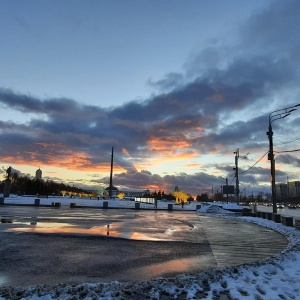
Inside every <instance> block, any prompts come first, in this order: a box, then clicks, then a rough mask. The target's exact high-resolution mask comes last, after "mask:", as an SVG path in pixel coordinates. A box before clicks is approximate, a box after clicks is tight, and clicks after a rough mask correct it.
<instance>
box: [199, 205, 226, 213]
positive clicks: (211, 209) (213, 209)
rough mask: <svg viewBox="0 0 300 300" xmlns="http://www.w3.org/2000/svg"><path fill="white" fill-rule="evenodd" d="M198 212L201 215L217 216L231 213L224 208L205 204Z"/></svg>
mask: <svg viewBox="0 0 300 300" xmlns="http://www.w3.org/2000/svg"><path fill="white" fill-rule="evenodd" d="M198 212H201V213H215V214H227V213H231V212H230V211H228V210H226V209H224V208H223V206H220V205H215V204H203V205H202V206H201V208H200V209H198Z"/></svg>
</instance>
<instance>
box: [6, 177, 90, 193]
mask: <svg viewBox="0 0 300 300" xmlns="http://www.w3.org/2000/svg"><path fill="white" fill-rule="evenodd" d="M10 179H11V187H10V193H11V194H16V195H37V194H38V195H44V196H49V195H53V196H54V195H56V196H58V195H61V191H67V193H82V192H86V191H85V190H83V189H80V188H77V187H75V186H70V185H67V184H64V183H57V182H54V181H53V180H44V179H36V178H30V177H28V176H19V174H18V173H13V174H12V176H11V178H10ZM3 191H4V182H2V183H1V193H3Z"/></svg>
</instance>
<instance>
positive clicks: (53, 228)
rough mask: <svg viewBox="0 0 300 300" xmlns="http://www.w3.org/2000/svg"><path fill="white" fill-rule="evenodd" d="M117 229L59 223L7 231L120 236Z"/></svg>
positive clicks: (32, 224)
mask: <svg viewBox="0 0 300 300" xmlns="http://www.w3.org/2000/svg"><path fill="white" fill-rule="evenodd" d="M116 229H117V228H114V227H112V226H111V225H105V226H93V227H90V228H81V227H78V226H77V225H74V224H70V223H59V222H30V226H29V227H14V228H9V229H7V231H13V232H36V233H49V234H53V233H82V234H95V235H109V236H115V237H116V236H120V235H121V233H120V232H119V231H118V230H116Z"/></svg>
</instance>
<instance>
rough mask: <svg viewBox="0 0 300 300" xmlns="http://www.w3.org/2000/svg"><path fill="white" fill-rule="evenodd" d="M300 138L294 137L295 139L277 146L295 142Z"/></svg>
mask: <svg viewBox="0 0 300 300" xmlns="http://www.w3.org/2000/svg"><path fill="white" fill-rule="evenodd" d="M298 140H300V138H297V139H294V140H292V141H289V142H284V143H280V144H276V146H280V145H285V144H290V143H293V142H295V141H298Z"/></svg>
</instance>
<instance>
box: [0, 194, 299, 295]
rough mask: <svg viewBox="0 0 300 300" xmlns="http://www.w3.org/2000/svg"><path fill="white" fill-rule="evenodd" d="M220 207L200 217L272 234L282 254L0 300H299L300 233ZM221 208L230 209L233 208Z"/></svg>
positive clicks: (30, 290) (38, 289)
mask: <svg viewBox="0 0 300 300" xmlns="http://www.w3.org/2000/svg"><path fill="white" fill-rule="evenodd" d="M75 200H76V201H75ZM10 201H12V202H15V203H16V202H18V201H21V199H19V197H18V198H8V199H5V202H10ZM23 201H26V202H27V201H28V203H32V202H30V201H34V198H31V199H26V200H24V199H23ZM43 201H44V199H41V204H43ZM45 201H49V202H50V203H51V202H53V199H50V198H48V199H45ZM55 201H57V199H55ZM80 201H84V204H86V205H87V202H89V204H88V205H92V203H94V205H101V204H100V202H101V200H99V201H97V200H86V199H85V200H83V199H74V198H73V199H70V202H76V203H78V205H79V204H80ZM108 201H109V206H116V207H122V206H123V207H124V206H127V207H134V206H133V204H132V201H120V200H108ZM130 202H131V203H130ZM133 203H134V202H133ZM167 204H168V203H167V202H161V201H160V202H159V208H166V209H167V207H168V205H167ZM62 205H63V204H62ZM65 205H67V204H66V203H65ZM130 205H131V206H130ZM220 205H221V204H219V203H218V204H217V205H215V204H209V205H202V207H201V209H200V210H199V212H200V213H204V214H205V213H210V216H215V217H222V218H236V219H239V220H243V221H246V222H252V223H256V224H259V225H261V226H264V227H267V228H270V229H273V230H275V231H277V232H280V233H281V234H283V235H285V236H286V238H287V239H288V241H289V244H288V246H287V248H286V249H285V250H284V251H283V252H281V253H278V255H276V256H274V257H270V258H268V259H264V260H260V261H257V262H255V263H252V264H247V265H239V266H230V267H224V268H215V269H210V270H207V271H205V272H201V273H199V274H197V275H189V274H182V275H178V276H176V277H175V278H157V279H155V280H149V281H145V282H139V283H120V282H117V281H114V282H110V283H82V284H79V285H66V284H59V285H55V286H52V287H47V286H41V285H38V286H30V287H18V288H13V287H4V288H2V289H1V290H0V299H1V300H2V299H33V300H36V299H39V300H49V299H65V300H66V299H70V300H71V299H74V300H75V299H86V300H94V299H107V300H109V299H141V300H142V299H149V300H150V299H153V300H154V299H162V300H167V299H214V300H215V299H220V300H233V299H236V300H239V299H253V300H260V299H264V300H277V299H278V300H282V299H300V231H298V230H296V229H295V228H292V227H286V226H284V225H282V224H278V223H275V222H273V221H269V220H265V219H260V218H253V217H237V216H236V215H235V214H232V213H228V211H227V210H225V209H223V208H220V207H219V206H220ZM224 206H225V207H226V206H227V207H226V208H228V207H229V206H230V208H234V206H235V205H232V204H228V205H224ZM148 207H149V204H148ZM195 208H196V203H191V204H187V205H185V206H184V208H183V209H186V210H188V209H189V210H192V209H195ZM152 209H153V207H152Z"/></svg>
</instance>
